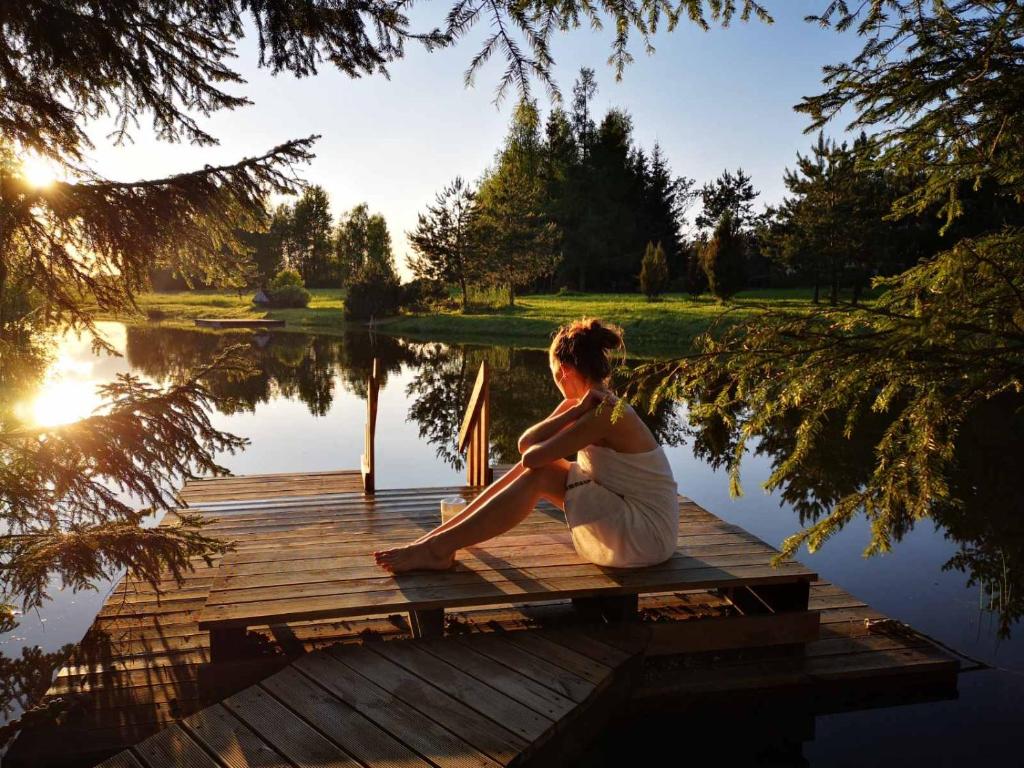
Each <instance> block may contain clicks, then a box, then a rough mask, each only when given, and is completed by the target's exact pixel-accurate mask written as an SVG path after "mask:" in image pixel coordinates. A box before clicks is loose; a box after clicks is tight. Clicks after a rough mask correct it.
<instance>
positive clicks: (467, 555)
mask: <svg viewBox="0 0 1024 768" xmlns="http://www.w3.org/2000/svg"><path fill="white" fill-rule="evenodd" d="M677 541H678V543H679V551H680V552H682V553H683V554H690V550H691V549H695V550H698V551H695V552H693V554H701V553H702V550H703V548H704V547H714V548H716V549H717V548H720V547H725V546H734V547H744V546H747V545H748V542H745V541H744V540H743V539H741V538H739V537H736V536H735V535H734V534H732V533H713V534H694V535H690V536H680V537H679V539H678V540H677ZM567 546H569V544H568V543H567V542H566V540H565V537H564V536H563V534H562V532H561V531H559V532H558V533H557V534H555V533H552V532H547V533H540V534H526V535H517V536H514V537H513V536H508V535H507V534H506V535H504V536H498V537H497V538H495V539H492V540H491V541H490V542H489V543H488V544H487V546H486V548H483V547H479V546H473V547H468V548H467V549H464V550H460V553H459V555H458V556H457V559H456V567H458V564H459V563H463V562H464V563H472V562H474V559H479V553H486V554H488V555H495V554H496V555H500V556H503V557H519V556H522V555H523V554H524V553H529V552H541V553H543V552H562V551H565V548H566V547H567ZM749 546H760V545H756V544H749ZM698 548H700V549H698ZM369 551H370V548H369V547H368V546H367V544H365V543H362V542H360V543H356V544H339V545H331V546H323V547H308V548H305V549H303V550H293V551H292V552H291V553H290V554H289V553H288V552H287V551H283V550H282V551H279V552H278V554H279V557H277V558H275V557H274V552H273V551H272V550H269V549H268V550H265V551H258V552H240V553H233V556H232V558H231V559H230V560H229V561H223V565H222V566H221V568H220V575H224V576H235V575H242V574H260V573H277V572H280V571H282V570H284V568H282V566H281V563H283V562H287V563H288V565H287V566H286V569H287V570H288V571H292V570H295V571H300V570H306V569H311V570H315V569H318V568H321V569H325V570H328V571H330V570H335V569H338V568H345V567H350V566H351V563H352V560H351V558H353V557H362V556H365V555H366V554H367V553H368V552H369ZM734 551H735V550H734Z"/></svg>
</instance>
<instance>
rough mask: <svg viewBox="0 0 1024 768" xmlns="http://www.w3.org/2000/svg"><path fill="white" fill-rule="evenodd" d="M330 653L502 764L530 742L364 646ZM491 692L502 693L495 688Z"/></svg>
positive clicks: (348, 647)
mask: <svg viewBox="0 0 1024 768" xmlns="http://www.w3.org/2000/svg"><path fill="white" fill-rule="evenodd" d="M328 653H330V654H331V655H332V656H334V658H336V659H338V660H339V661H341V662H342V663H343V664H345V665H346V666H348V667H351V668H352V669H353V670H355V671H356V672H358V673H359V674H361V675H362V676H363V677H365V678H367V679H368V680H371V681H372V682H374V683H376V684H377V685H379V686H380V687H381V688H382V689H383V690H385V691H387V692H388V693H390V694H391V695H392V696H395V697H396V698H398V699H401V700H402V701H404V702H405V703H406V704H408V705H409V706H411V707H413V708H414V709H417V710H419V711H420V712H421V713H423V715H425V716H426V717H429V718H430V719H431V720H434V721H436V722H437V723H439V724H440V725H442V726H443V727H444V728H446V729H447V730H449V731H451V732H452V733H454V734H455V735H456V736H458V737H459V738H460V739H462V740H463V741H465V742H466V743H467V744H471V745H472V746H474V747H476V748H477V749H479V750H480V751H481V752H483V753H484V754H486V755H488V756H490V757H492V758H493V759H494V760H495V761H497V762H498V763H501V764H502V765H504V764H507V763H508V762H510V761H511V760H512V759H513V758H514V757H515V756H516V755H517V754H519V752H521V751H522V750H523V749H524V748H525V747H526V746H527V745H528V743H527V742H526V741H525V740H524V739H522V738H520V737H519V736H516V735H515V734H513V733H512V732H511V731H509V730H507V729H505V728H504V727H502V726H501V725H499V724H498V723H496V722H494V721H493V720H491V719H489V718H488V717H485V716H484V715H482V714H480V713H479V712H477V711H476V710H474V709H472V708H471V707H469V706H467V705H466V704H464V703H463V702H461V701H459V700H458V699H456V698H455V697H454V696H451V695H449V694H448V693H447V692H446V691H445V690H444V689H442V688H440V687H438V686H435V685H434V684H433V683H432V682H431V681H429V680H426V679H424V678H422V677H420V676H419V675H416V674H414V673H411V672H410V671H409V670H407V669H405V668H403V667H400V666H398V665H397V664H395V663H393V662H391V661H389V660H388V659H386V658H385V657H384V656H381V655H379V654H376V653H374V652H373V651H371V650H369V649H367V648H366V647H364V646H344V647H341V646H334V647H333V648H331V649H330V650H329V651H328ZM491 695H498V696H500V695H501V694H497V692H496V691H495V692H494V693H492V694H491Z"/></svg>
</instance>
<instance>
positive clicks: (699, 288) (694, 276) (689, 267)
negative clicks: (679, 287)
mask: <svg viewBox="0 0 1024 768" xmlns="http://www.w3.org/2000/svg"><path fill="white" fill-rule="evenodd" d="M706 245H707V241H706V239H698V240H697V241H695V242H694V243H692V244H691V245H690V246H689V247H688V248H687V249H686V275H685V278H684V281H683V287H684V289H685V290H686V292H687V293H688V294H690V296H691V297H692V298H694V299H695V298H697V297H698V296H700V295H701V294H702V293H704V291H706V290H707V287H708V276H707V275H706V274H705V273H704V265H703V264H702V263H701V254H702V252H703V249H704V247H705V246H706Z"/></svg>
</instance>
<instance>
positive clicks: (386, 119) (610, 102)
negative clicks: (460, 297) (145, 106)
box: [89, 0, 862, 276]
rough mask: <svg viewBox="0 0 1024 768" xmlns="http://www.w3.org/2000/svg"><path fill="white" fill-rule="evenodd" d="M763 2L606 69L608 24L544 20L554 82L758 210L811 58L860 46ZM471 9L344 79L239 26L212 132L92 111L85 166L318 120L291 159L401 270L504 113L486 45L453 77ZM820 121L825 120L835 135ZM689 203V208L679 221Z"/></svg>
mask: <svg viewBox="0 0 1024 768" xmlns="http://www.w3.org/2000/svg"><path fill="white" fill-rule="evenodd" d="M765 4H766V5H767V7H768V9H769V11H770V12H771V13H772V15H773V16H774V18H775V23H774V24H772V25H766V24H763V23H761V22H759V21H750V22H748V23H742V22H739V21H734V22H733V23H732V24H731V25H730V26H729V27H728V28H726V29H722V28H720V27H715V28H713V29H712V30H711V31H710V32H703V31H701V30H700V29H698V28H697V27H696V26H694V25H692V24H689V23H687V22H680V25H679V26H678V27H677V28H676V30H675V31H673V32H671V33H669V32H665V31H664V30H662V31H660V32H659V33H658V35H657V37H656V38H655V39H654V41H653V42H654V45H655V48H656V51H655V53H654V54H652V55H647V54H646V53H645V52H644V50H643V48H642V46H641V45H640V43H639V40H636V41H634V43H633V46H632V53H633V56H634V59H635V61H634V63H633V64H631V65H629V66H628V67H627V69H626V71H625V73H624V76H623V79H622V80H621V81H620V82H616V81H615V75H614V71H613V69H612V68H611V67H610V66H609V65H608V64H607V58H608V55H609V54H610V52H611V40H612V34H611V32H610V31H609V30H608V29H605V30H603V31H593V30H590V29H589V28H586V27H585V28H582V29H580V30H575V31H572V32H566V33H556V36H555V38H554V41H553V54H554V57H555V61H556V66H555V68H554V73H555V78H556V80H557V82H558V84H559V86H560V88H561V90H562V92H563V94H564V95H565V97H566V98H567V99H568V97H569V96H570V94H571V89H572V83H573V81H574V80H575V78H576V75H577V74H578V72H579V69H580V67H584V66H587V67H591V68H593V69H594V70H595V71H596V74H597V81H598V93H597V96H596V98H595V99H594V104H593V108H594V113H595V115H598V116H601V115H603V114H604V112H605V111H606V110H607V109H608V108H610V107H617V108H621V109H624V110H625V111H627V112H628V113H629V114H630V115H631V116H632V118H633V125H634V139H635V141H636V142H637V143H638V144H639V145H640V146H641V147H644V148H645V149H648V150H649V149H650V148H651V147H652V146H653V145H654V143H655V142H658V143H660V145H661V148H662V150H663V151H664V153H665V155H666V156H667V158H668V160H669V162H670V164H671V166H672V169H673V171H674V172H675V173H676V174H677V175H684V176H689V177H692V178H695V179H696V180H697V182H698V184H703V183H705V182H707V181H710V180H712V179H714V178H715V177H717V176H718V175H719V174H720V173H721V172H722V170H723V169H725V168H729V169H731V170H735V169H736V168H737V167H742V168H743V169H744V170H745V171H746V172H747V173H748V174H749V175H750V176H751V177H752V178H753V182H754V187H755V189H757V190H759V191H760V192H761V195H760V197H759V199H758V201H757V208H758V210H760V209H761V208H762V207H763V206H764V205H765V204H771V203H776V202H778V201H779V200H781V198H782V197H783V195H784V194H785V188H784V186H783V183H782V175H783V171H784V169H785V168H786V167H792V166H793V165H794V161H795V158H796V152H797V151H800V152H806V151H807V150H808V148H809V147H810V145H811V143H812V140H813V138H814V137H813V136H811V135H808V134H805V133H804V132H803V131H804V129H805V128H806V126H807V124H808V120H807V117H806V116H804V115H802V114H799V113H797V112H795V111H794V110H793V106H794V105H795V104H797V103H798V102H799V101H800V99H801V97H803V96H806V95H812V94H816V93H819V92H820V91H821V68H822V66H824V65H825V64H830V63H838V62H840V61H848V60H849V59H850V58H851V57H852V56H853V55H854V54H855V53H856V52H857V51H859V49H860V42H862V41H859V40H858V38H857V37H856V36H855V35H854V34H853V33H852V32H846V33H841V34H840V33H836V32H834V31H832V30H822V29H820V28H819V27H818V26H816V25H814V24H809V23H807V22H805V21H803V17H804V16H805V15H806V14H808V13H812V12H815V11H818V10H820V9H821V7H822V6H823V5H824V4H825V3H824V0H767V2H766V3H765ZM447 8H448V4H447V3H442V2H436V1H435V2H428V3H421V4H420V5H419V6H418V7H415V8H414V11H415V13H413V14H412V20H413V23H414V26H419V27H420V28H425V27H429V26H432V25H436V24H439V23H440V22H441V20H442V19H443V15H444V13H445V11H446V10H447ZM487 31H488V27H487V22H486V21H484V22H482V23H481V24H480V25H478V28H477V29H475V30H474V31H473V32H472V33H471V34H470V35H468V36H467V37H466V38H464V39H463V40H461V41H460V42H459V43H457V44H456V45H455V46H453V47H451V48H447V49H444V50H439V51H434V52H432V53H428V52H426V51H425V50H423V49H422V48H420V47H419V46H417V45H415V44H410V45H409V46H408V47H407V51H406V57H405V58H404V59H402V60H399V61H396V62H394V63H393V64H392V65H391V67H390V71H391V79H390V80H388V79H385V78H384V77H382V76H380V75H374V76H372V77H363V78H361V79H351V78H349V77H348V76H346V75H343V74H341V73H340V72H338V71H336V70H335V69H334V68H333V67H331V66H330V65H323V66H322V67H321V68H320V73H319V74H318V75H316V76H312V77H307V78H302V79H297V78H295V77H294V76H293V75H291V74H290V73H280V74H278V75H276V76H275V75H271V73H270V71H269V69H265V68H264V69H261V68H259V67H258V66H257V63H258V58H257V49H256V42H255V39H254V37H253V36H252V35H249V36H248V37H246V38H245V39H244V40H243V41H241V42H240V44H239V46H238V49H237V53H238V58H237V59H235V60H234V61H233V62H232V66H233V67H234V68H235V69H236V71H238V72H239V73H240V74H241V75H242V76H243V78H245V80H246V81H247V82H246V84H245V85H242V86H235V87H233V88H232V89H231V91H232V92H233V93H236V94H238V95H245V96H247V97H248V98H249V99H250V100H251V101H253V102H255V103H254V104H253V105H252V106H249V107H244V108H241V109H237V110H234V111H222V112H219V113H215V114H214V115H212V116H210V117H202V116H200V117H199V119H200V121H201V124H202V125H203V126H204V128H206V129H207V130H208V131H209V132H210V133H212V134H213V135H214V136H216V137H217V138H218V139H219V140H220V144H219V145H218V146H215V147H202V148H198V147H193V146H190V145H187V144H168V143H166V142H161V141H158V140H156V139H155V138H154V137H153V135H152V132H151V130H149V128H148V125H147V123H146V122H145V120H143V122H142V127H141V128H140V129H139V130H138V131H136V133H135V136H134V139H135V141H134V143H133V144H131V145H128V146H119V147H115V146H113V145H112V144H111V142H110V141H109V140H107V139H106V138H105V134H106V133H107V131H108V130H109V126H108V125H107V124H104V123H95V124H93V125H91V126H90V127H89V133H90V135H91V136H92V137H93V140H94V143H95V144H96V147H95V149H94V150H93V151H92V153H91V158H92V162H93V167H94V169H95V170H97V171H98V172H100V173H101V174H103V175H105V176H107V177H108V178H112V179H117V180H122V181H130V180H134V179H138V178H153V177H158V176H161V175H167V174H172V173H180V172H182V171H185V170H189V169H192V168H198V167H202V166H203V165H205V164H211V165H215V164H220V163H230V162H235V161H237V160H238V159H240V158H241V157H244V156H252V155H258V154H262V153H264V152H266V151H267V150H268V149H270V148H271V147H273V146H275V145H277V144H280V143H281V142H284V141H287V140H289V139H293V138H299V137H305V136H309V135H310V134H320V135H321V138H320V140H319V141H318V142H317V143H316V145H315V147H314V152H315V153H316V158H315V159H314V160H313V162H312V163H311V164H310V165H308V166H302V167H301V172H302V175H303V177H304V178H305V179H306V180H307V181H309V182H310V183H314V184H320V185H322V186H323V187H324V188H326V190H327V191H328V193H329V194H330V197H331V202H332V208H333V212H334V214H335V216H336V217H338V216H341V215H342V214H343V213H344V212H345V211H347V210H349V209H351V208H352V207H353V206H355V205H357V204H358V203H361V202H366V203H367V204H368V205H369V207H370V210H371V211H372V212H379V213H382V214H383V215H384V216H385V218H386V219H387V222H388V226H389V229H390V231H391V236H392V241H393V245H394V250H395V256H396V263H397V265H398V266H399V269H400V272H401V273H402V274H403V275H405V276H408V272H407V270H406V269H405V267H404V264H405V255H406V254H407V253H408V252H409V246H408V242H407V239H406V236H405V233H406V232H408V231H409V230H410V229H412V228H413V227H414V226H415V223H416V214H417V212H419V211H421V210H423V209H424V208H425V206H426V205H427V204H428V203H429V202H431V201H432V200H433V198H434V195H435V193H436V192H437V191H438V190H440V189H441V188H442V187H443V186H444V185H445V184H446V183H448V182H449V181H451V180H452V179H453V178H454V177H455V176H459V175H461V176H463V177H464V178H467V179H476V178H478V177H479V176H480V174H481V173H482V172H483V171H484V169H485V168H486V167H487V166H488V164H489V163H490V162H491V161H492V160H493V157H494V154H495V151H496V150H497V148H498V147H499V145H500V144H501V142H502V140H503V138H504V136H505V133H506V131H507V128H508V122H509V119H510V117H511V112H512V109H513V106H514V101H515V93H514V92H513V93H512V94H510V96H509V97H508V98H506V99H505V100H504V101H503V102H502V103H501V104H500V105H495V103H494V92H495V87H496V86H497V83H498V80H499V78H500V75H501V71H502V68H503V67H502V61H501V60H499V58H498V54H495V56H494V57H492V60H491V61H490V62H489V63H488V65H487V66H486V68H485V69H483V70H482V71H481V72H480V74H479V75H478V77H477V80H476V83H475V86H474V87H472V88H466V87H465V86H464V83H463V72H464V70H465V69H466V67H467V66H468V64H469V62H470V60H471V58H472V57H473V55H474V54H475V53H476V52H477V50H478V48H479V45H480V42H481V41H482V39H483V37H484V35H485V34H486V33H487ZM535 95H536V97H537V98H538V105H539V106H540V108H541V110H542V112H547V110H548V109H550V107H551V102H550V100H549V99H548V97H547V95H546V93H545V92H544V89H543V87H542V86H541V85H540V84H539V83H538V84H537V87H536V89H535ZM844 128H845V126H844V125H843V124H842V123H835V124H832V125H830V126H829V128H828V129H827V130H826V133H827V134H829V135H832V136H835V137H840V138H841V137H842V135H843V131H844ZM695 213H696V211H691V212H690V215H689V218H690V220H691V221H692V219H693V216H694V215H695Z"/></svg>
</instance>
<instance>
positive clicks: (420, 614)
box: [409, 608, 444, 639]
mask: <svg viewBox="0 0 1024 768" xmlns="http://www.w3.org/2000/svg"><path fill="white" fill-rule="evenodd" d="M409 624H410V626H411V627H412V636H413V637H419V638H424V639H431V638H437V637H444V608H431V609H429V610H423V611H409Z"/></svg>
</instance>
